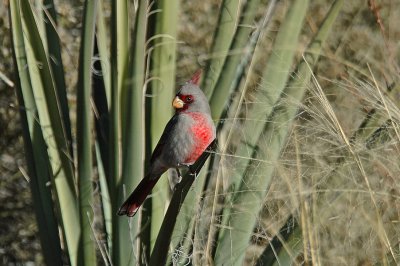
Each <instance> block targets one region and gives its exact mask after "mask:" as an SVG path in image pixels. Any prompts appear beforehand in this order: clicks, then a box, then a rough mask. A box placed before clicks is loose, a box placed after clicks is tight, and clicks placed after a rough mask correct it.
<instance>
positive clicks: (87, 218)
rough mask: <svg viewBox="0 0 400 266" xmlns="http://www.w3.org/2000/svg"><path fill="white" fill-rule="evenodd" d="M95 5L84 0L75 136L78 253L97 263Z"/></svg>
mask: <svg viewBox="0 0 400 266" xmlns="http://www.w3.org/2000/svg"><path fill="white" fill-rule="evenodd" d="M96 4H97V1H96V0H86V1H85V6H84V16H83V29H82V38H81V50H80V56H79V71H78V88H77V124H76V135H77V150H78V156H77V158H78V169H77V172H78V191H79V194H78V196H79V211H80V219H79V221H80V225H81V236H80V239H79V253H78V255H79V256H78V262H79V264H80V265H96V253H95V247H94V243H95V242H94V241H93V236H92V230H91V222H92V221H93V209H92V208H93V207H92V206H93V186H92V175H93V174H92V146H93V143H92V115H91V114H92V108H91V89H92V55H93V46H94V32H95V22H96V10H97V7H96Z"/></svg>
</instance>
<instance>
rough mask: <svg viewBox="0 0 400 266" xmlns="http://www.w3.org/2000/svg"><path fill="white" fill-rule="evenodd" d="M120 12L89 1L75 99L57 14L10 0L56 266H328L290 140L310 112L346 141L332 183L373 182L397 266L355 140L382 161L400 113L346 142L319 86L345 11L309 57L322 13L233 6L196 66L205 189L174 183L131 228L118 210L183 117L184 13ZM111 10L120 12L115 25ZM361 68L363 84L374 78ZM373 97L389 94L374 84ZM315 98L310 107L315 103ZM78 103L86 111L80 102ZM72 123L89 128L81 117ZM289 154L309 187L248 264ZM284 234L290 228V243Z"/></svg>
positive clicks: (35, 188)
mask: <svg viewBox="0 0 400 266" xmlns="http://www.w3.org/2000/svg"><path fill="white" fill-rule="evenodd" d="M107 4H109V3H108V2H106V1H102V0H86V1H85V2H84V5H83V12H82V19H81V21H82V28H81V41H80V50H79V56H78V55H74V56H76V57H79V63H78V67H77V69H76V70H77V74H76V75H77V77H78V78H77V84H76V86H75V89H74V90H73V92H71V91H69V90H68V89H67V85H66V81H65V75H66V71H65V70H64V65H63V60H62V56H61V54H62V50H63V47H62V45H61V40H60V36H59V35H58V33H57V32H58V31H57V28H58V27H59V26H58V25H57V12H56V4H55V3H54V2H53V1H51V0H50V1H47V0H46V1H33V2H29V1H21V0H10V2H9V17H10V24H11V32H12V40H13V52H14V61H15V69H16V72H17V73H16V78H15V82H16V84H17V89H16V92H17V96H18V101H19V105H20V110H21V111H20V112H21V119H22V124H23V132H24V141H25V149H26V158H27V165H28V170H29V176H30V180H31V191H32V195H33V198H34V204H35V212H36V217H37V222H38V225H39V233H40V238H41V244H42V250H43V257H44V260H45V262H46V264H48V265H54V264H57V265H61V264H63V263H64V264H65V263H70V264H71V265H95V264H98V263H99V264H100V263H101V264H106V265H136V264H139V265H147V264H149V265H164V264H173V265H183V264H185V265H187V264H194V265H209V264H210V265H211V264H215V265H243V264H245V263H248V264H250V263H252V264H258V265H272V264H274V263H275V264H279V263H280V264H281V265H288V264H291V263H295V262H296V261H300V260H301V259H303V261H305V263H310V262H311V263H313V264H321V261H320V260H321V254H320V253H319V252H318V248H319V244H318V243H319V242H318V241H321V240H320V239H319V237H318V236H317V235H316V234H315V233H314V232H315V231H314V230H313V228H312V224H313V223H318V219H317V215H316V213H315V211H316V210H318V206H322V205H323V204H322V203H321V202H320V201H318V200H317V199H316V197H315V194H316V193H317V192H315V191H312V192H309V193H307V192H306V191H305V190H304V188H305V187H306V184H305V183H307V182H311V181H309V180H304V176H305V174H303V170H302V169H303V167H302V155H301V153H300V152H299V149H300V148H299V147H301V145H302V144H301V143H300V144H299V143H298V142H296V141H297V139H296V138H294V140H293V139H292V138H289V136H291V137H292V136H297V134H298V135H299V136H303V135H302V134H305V133H303V131H306V130H305V129H304V130H303V131H302V129H303V127H302V126H303V125H306V123H303V124H302V123H301V121H300V122H299V119H301V115H302V114H303V113H304V112H308V113H310V114H313V117H316V118H324V119H323V123H322V122H321V125H327V127H330V130H331V132H334V133H335V134H336V136H338V139H340V141H341V142H342V143H343V144H344V145H343V146H344V147H345V148H343V149H342V150H341V153H340V156H339V155H338V157H339V159H338V160H337V161H336V162H335V164H334V166H332V168H331V169H330V171H329V176H331V177H332V178H335V176H336V175H345V174H346V173H347V172H348V171H358V172H359V173H361V176H362V180H363V182H364V183H365V184H366V186H367V189H366V192H367V194H368V195H369V197H370V198H369V200H370V202H371V203H372V205H373V208H374V212H375V216H373V217H372V218H371V217H369V218H370V219H372V220H373V221H374V222H376V228H377V235H378V237H379V238H380V243H381V244H382V246H384V247H385V248H383V249H382V250H384V251H385V256H387V257H388V259H387V260H388V261H394V262H397V261H398V259H399V258H398V255H397V254H398V252H397V250H395V247H394V243H395V240H393V239H392V238H390V235H388V233H387V226H386V224H385V220H384V218H382V217H381V216H380V215H379V212H380V209H379V202H378V200H377V198H376V195H375V193H374V190H373V186H372V185H371V183H370V182H369V177H368V176H367V172H366V170H365V166H364V165H365V162H364V161H363V157H362V154H361V152H360V151H359V150H357V149H356V148H355V144H354V143H368V145H369V146H368V147H369V148H368V149H370V148H371V147H373V143H375V144H376V143H377V141H376V139H379V137H377V136H378V135H379V134H381V133H379V132H383V131H384V132H386V138H385V139H383V140H382V139H381V143H388V142H390V141H396V140H397V141H398V140H399V135H398V129H397V121H398V116H396V115H397V113H396V110H397V109H396V108H398V106H396V103H395V104H392V102H391V100H390V99H391V98H390V97H391V96H390V95H385V94H384V93H381V94H380V95H381V96H382V97H381V98H380V99H377V100H376V102H374V104H375V109H379V110H385V111H386V112H382V111H380V112H377V114H379V115H372V114H369V115H368V116H367V118H365V121H364V123H362V125H361V126H360V129H359V130H358V131H356V133H354V136H353V138H348V137H347V134H346V133H345V132H344V130H343V128H342V126H341V123H340V122H339V121H338V119H337V117H336V114H335V112H334V110H333V108H332V106H331V104H330V102H329V100H328V99H327V97H326V95H325V94H324V91H323V90H322V88H321V87H320V83H319V81H318V79H317V78H316V77H315V76H314V69H315V68H316V67H317V66H318V61H319V57H320V55H321V51H322V48H323V46H324V44H325V43H326V40H327V38H328V37H329V33H330V32H331V28H332V27H333V26H334V23H335V21H336V20H337V18H338V15H339V14H340V12H341V10H342V6H343V1H341V0H336V1H332V5H331V6H330V7H329V10H327V12H326V13H325V17H324V19H323V21H322V22H321V24H320V25H318V27H316V28H315V31H314V32H313V33H312V38H310V39H308V40H307V45H306V47H307V48H303V46H304V44H303V43H302V42H301V41H300V36H301V34H302V30H303V31H304V21H305V19H306V18H307V14H308V12H309V11H310V7H309V6H310V1H304V0H303V1H301V0H293V1H287V5H283V4H279V3H278V1H273V0H272V1H269V2H268V5H265V4H263V3H262V1H259V0H249V1H244V2H243V1H227V0H223V1H221V3H220V4H219V14H218V21H217V24H216V26H215V30H214V35H213V38H212V44H211V47H210V48H209V51H207V55H208V58H207V60H206V61H204V62H200V63H201V66H195V67H201V68H203V69H204V75H203V80H202V83H201V85H202V86H201V87H202V88H203V90H204V91H205V93H206V95H207V96H208V97H209V100H210V105H211V109H212V115H213V119H214V120H215V123H216V125H217V127H218V144H216V143H214V144H213V145H212V147H210V149H209V150H208V151H207V152H205V153H204V154H203V156H202V157H201V158H200V159H199V160H198V162H196V164H195V168H196V169H198V170H199V174H198V176H196V178H195V179H194V178H193V177H192V176H191V175H189V174H186V175H184V177H183V179H182V181H181V182H180V183H179V184H177V185H176V186H175V188H174V189H172V190H171V189H170V186H169V184H168V181H167V178H166V177H164V178H161V180H162V181H160V182H159V184H157V186H156V187H155V189H154V190H153V192H152V193H153V196H152V197H150V198H149V199H147V200H146V202H145V204H144V206H143V207H142V210H141V213H140V214H139V215H136V216H134V217H133V218H127V217H119V216H117V215H116V213H117V210H118V208H119V206H120V204H121V203H122V202H123V200H124V199H125V198H126V196H127V195H128V193H130V192H131V191H132V190H133V188H134V187H135V185H136V184H138V182H139V181H140V179H141V178H142V176H143V174H144V172H145V170H146V166H147V164H148V160H149V157H150V154H151V151H152V150H153V149H154V147H155V145H156V144H157V141H158V139H159V137H160V135H161V133H162V130H163V128H164V126H165V124H166V122H167V121H168V119H169V118H170V117H171V115H172V108H171V106H170V102H171V99H172V97H173V95H174V92H175V87H176V78H175V76H176V74H177V69H178V67H177V61H179V60H180V58H177V47H178V45H179V38H178V31H179V28H180V27H182V25H180V24H179V20H178V18H179V16H180V14H181V12H182V11H181V9H180V5H181V4H182V3H181V2H180V1H178V0H173V1H166V0H159V1H154V2H152V1H145V0H143V1H141V0H139V1H111V5H110V7H107ZM35 7H41V8H39V9H37V8H35ZM106 10H110V11H111V16H110V18H109V21H108V18H107V17H106V16H105V11H106ZM279 12H281V13H282V15H281V18H280V25H279V28H278V31H277V33H276V35H274V37H273V39H272V41H271V42H270V43H271V44H270V45H271V48H270V49H268V48H267V45H266V40H267V36H268V34H269V33H270V32H271V21H272V20H273V19H274V18H275V17H274V16H275V15H276V14H278V13H279ZM204 15H205V14H204ZM343 64H344V65H349V66H352V65H351V64H349V63H347V62H344V63H343ZM195 67H193V66H192V68H193V69H194V68H195ZM351 70H352V71H354V72H355V74H354V75H355V76H356V75H358V74H364V73H365V70H360V69H359V68H356V67H351ZM188 72H189V71H188ZM370 73H371V75H370V76H373V74H372V71H371V72H370ZM188 75H190V73H188ZM254 80H255V81H254ZM340 86H342V85H340V84H339V85H338V87H340ZM343 86H344V85H343ZM365 86H366V85H365ZM361 87H362V86H361ZM372 87H376V88H377V89H378V91H379V84H378V82H377V81H375V83H373V85H372ZM396 88H397V87H396ZM393 91H396V90H393ZM379 92H380V91H379ZM306 93H308V94H309V95H311V96H310V97H309V98H307V100H306V101H305V102H304V103H303V99H304V97H305V95H306ZM69 94H73V95H74V97H75V98H76V102H71V101H68V97H67V95H69ZM309 99H311V100H309ZM307 103H309V104H307ZM314 106H315V108H313V107H314ZM382 106H384V108H382ZM316 110H321V111H320V112H319V113H318V112H317V111H316ZM74 112H76V119H73V118H71V117H70V114H71V113H74ZM316 120H317V119H316ZM360 120H362V119H360ZM294 125H295V126H294ZM299 128H300V129H299ZM377 132H378V133H377ZM304 138H306V137H304ZM291 145H292V146H293V148H292V149H293V150H294V152H293V153H294V154H295V160H294V162H295V163H294V166H293V169H294V170H293V171H295V172H296V173H297V175H295V176H296V179H292V180H291V181H290V182H296V184H297V185H296V188H295V189H293V191H292V193H290V195H291V197H292V198H293V202H294V203H293V206H295V208H294V210H292V211H290V212H288V213H287V214H286V215H285V216H284V218H283V219H282V221H281V223H280V224H279V226H278V230H275V232H274V234H272V235H271V236H270V238H271V242H270V243H272V244H271V245H268V244H266V245H264V246H263V248H262V250H260V251H258V252H257V255H249V253H250V251H251V249H252V248H253V247H254V243H253V242H254V239H255V238H257V236H258V235H260V234H258V233H257V230H259V229H260V228H261V229H264V227H263V226H261V225H260V224H262V221H260V220H261V218H260V217H263V215H264V210H265V206H264V204H265V199H266V198H268V195H269V193H272V192H271V191H270V190H269V189H270V187H271V184H273V180H274V176H276V175H279V174H281V173H283V172H284V170H282V167H281V165H280V160H282V158H284V156H285V152H284V151H285V149H289V148H288V147H290V146H291ZM364 151H365V150H363V152H364ZM208 157H210V158H209V159H208V161H206V160H207V158H208ZM397 158H398V157H397ZM227 164H229V165H231V166H233V167H227ZM349 164H350V165H351V170H349V169H348V168H347V167H349V166H348V165H349ZM332 165H333V164H332ZM202 167H203V170H201V171H200V169H201V168H202ZM324 176H327V175H326V173H324ZM313 178H315V177H314V176H313ZM293 180H294V181H293ZM313 180H314V179H313ZM193 183H194V184H193ZM311 183H312V182H311ZM95 184H97V185H96V186H94V185H95ZM328 187H329V186H328ZM312 188H314V187H312ZM329 188H331V187H329ZM329 188H328V189H329ZM328 189H327V190H328ZM341 193H343V191H342V192H338V197H340V195H341ZM310 204H312V206H310ZM311 207H312V208H311ZM293 221H295V222H293ZM291 223H294V225H293V226H290V224H291ZM288 224H289V226H288ZM58 228H60V230H58ZM279 228H286V230H287V232H286V233H285V234H281V233H280V232H279ZM59 232H61V233H59ZM275 246H276V248H275ZM63 254H65V255H67V256H66V257H67V258H68V261H63V258H64V257H63ZM249 258H251V262H250V261H249Z"/></svg>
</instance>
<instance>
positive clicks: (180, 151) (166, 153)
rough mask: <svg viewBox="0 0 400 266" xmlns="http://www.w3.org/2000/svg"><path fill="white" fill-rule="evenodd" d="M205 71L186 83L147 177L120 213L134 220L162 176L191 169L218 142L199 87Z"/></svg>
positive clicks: (176, 100) (178, 97)
mask: <svg viewBox="0 0 400 266" xmlns="http://www.w3.org/2000/svg"><path fill="white" fill-rule="evenodd" d="M201 73H202V71H201V70H198V71H197V72H196V73H194V74H193V76H192V77H191V79H190V80H189V81H187V82H186V83H184V84H183V85H182V86H181V87H180V89H179V90H178V92H177V94H176V95H175V98H174V99H173V101H172V106H173V108H174V109H175V114H174V115H173V116H172V118H171V119H170V120H169V122H168V123H167V125H166V126H165V128H164V131H163V133H162V135H161V137H160V140H159V141H158V144H157V145H156V147H155V149H154V151H153V153H152V155H151V157H150V164H149V167H148V170H147V173H146V175H145V176H144V178H143V179H142V180H141V181H140V183H139V184H138V185H137V187H136V188H135V189H134V190H133V192H132V193H131V194H130V196H129V197H128V198H127V199H126V201H125V202H124V203H123V204H122V206H121V207H120V208H119V210H118V213H117V214H118V215H126V216H128V217H132V216H134V215H135V214H136V212H137V211H138V210H139V208H140V206H141V205H142V204H143V202H144V201H145V200H146V198H147V196H148V195H149V194H150V193H151V190H152V189H153V187H154V186H155V185H156V183H157V181H158V180H159V179H160V177H161V175H162V174H163V173H165V172H166V171H167V170H168V169H170V168H175V169H176V170H177V172H178V174H179V175H180V173H179V170H178V169H179V168H182V167H190V166H191V165H193V164H194V163H195V162H196V160H197V159H198V158H199V157H200V156H201V155H202V154H203V152H204V151H205V150H206V149H207V147H208V146H209V145H210V144H211V143H212V142H213V141H214V140H215V138H216V129H215V125H214V122H213V120H212V117H211V110H210V105H209V104H208V100H207V97H206V96H205V94H204V93H203V91H202V90H201V89H200V87H199V81H200V78H201Z"/></svg>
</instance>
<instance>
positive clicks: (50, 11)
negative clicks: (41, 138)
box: [43, 0, 73, 158]
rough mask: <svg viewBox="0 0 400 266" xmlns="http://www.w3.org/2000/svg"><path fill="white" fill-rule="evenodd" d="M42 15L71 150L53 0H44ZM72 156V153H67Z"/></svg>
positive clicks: (70, 144)
mask: <svg viewBox="0 0 400 266" xmlns="http://www.w3.org/2000/svg"><path fill="white" fill-rule="evenodd" d="M43 5H44V6H45V7H46V9H45V10H43V13H44V14H43V16H44V21H46V22H47V23H45V30H46V41H47V43H46V44H47V50H48V55H49V57H50V58H51V60H50V67H51V70H52V73H53V78H54V83H55V86H56V89H57V96H58V102H59V104H60V111H61V117H62V119H63V122H64V126H65V134H66V137H67V142H68V144H69V150H70V151H72V131H71V120H70V118H69V109H68V100H67V88H66V85H65V77H64V66H63V60H62V57H61V46H60V38H59V36H58V33H57V28H56V27H57V15H56V13H57V12H56V9H55V4H54V2H53V0H44V1H43ZM69 155H70V156H71V158H73V153H72V152H71V153H70V154H69Z"/></svg>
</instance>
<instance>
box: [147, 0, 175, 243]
mask: <svg viewBox="0 0 400 266" xmlns="http://www.w3.org/2000/svg"><path fill="white" fill-rule="evenodd" d="M155 8H156V9H157V11H158V12H157V13H156V14H154V15H152V16H154V17H153V18H155V21H154V23H155V25H154V36H153V38H154V41H153V43H152V44H151V45H152V47H151V48H152V49H154V50H152V51H151V54H150V55H151V63H150V75H151V76H152V78H153V79H152V82H151V83H150V86H151V94H152V97H151V103H150V106H151V117H150V121H149V122H150V132H148V133H149V134H148V136H150V137H151V139H150V141H151V150H153V149H154V148H155V146H156V145H157V143H158V140H159V139H160V137H161V134H162V132H163V130H164V127H165V125H166V124H167V122H168V120H169V119H170V118H171V116H172V107H171V100H172V98H173V95H174V94H175V68H176V66H175V65H176V43H177V41H176V36H177V30H178V23H177V22H178V17H179V1H178V0H172V1H171V0H168V1H167V0H161V1H157V2H156V5H155ZM149 152H150V151H149ZM153 193H154V194H156V195H157V197H154V198H152V201H151V202H152V207H151V209H152V214H151V225H150V230H151V232H150V247H152V246H153V245H154V241H155V240H156V237H157V235H158V232H159V230H160V227H161V222H162V220H163V217H164V213H165V209H166V207H167V203H168V200H169V195H168V194H169V185H168V180H167V178H166V176H165V175H164V177H161V178H160V180H159V181H158V183H157V185H156V186H155V188H154V189H153Z"/></svg>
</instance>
